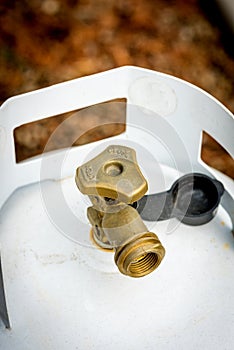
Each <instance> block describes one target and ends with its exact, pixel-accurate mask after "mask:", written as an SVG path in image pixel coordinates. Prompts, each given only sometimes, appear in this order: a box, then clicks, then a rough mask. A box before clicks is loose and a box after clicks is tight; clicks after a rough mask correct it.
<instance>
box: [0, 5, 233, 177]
mask: <svg viewBox="0 0 234 350" xmlns="http://www.w3.org/2000/svg"><path fill="white" fill-rule="evenodd" d="M0 27H1V32H0V33H1V35H0V77H1V79H0V103H2V102H3V101H4V100H6V99H7V98H8V97H10V96H13V95H16V94H19V93H22V92H27V91H31V90H34V89H38V88H41V87H45V86H48V85H51V84H54V83H58V82H62V81H65V80H69V79H74V78H77V77H81V76H84V75H89V74H92V73H95V72H100V71H104V70H107V69H110V68H114V67H118V66H122V65H126V64H130V65H137V66H141V67H145V68H150V69H153V70H157V71H161V72H164V73H169V74H172V75H174V76H177V77H179V78H182V79H185V80H187V81H189V82H191V83H193V84H195V85H197V86H199V87H201V88H203V89H204V90H206V91H208V92H209V93H210V94H212V95H213V96H215V97H216V98H218V99H219V100H220V101H221V102H222V103H223V104H224V105H226V106H227V107H228V108H229V109H230V110H231V111H232V112H234V59H233V56H232V55H231V54H230V53H229V51H228V50H227V49H226V48H225V47H224V45H223V42H222V31H221V29H220V27H219V26H218V25H216V24H214V23H213V22H212V23H211V22H210V21H209V19H208V17H207V16H206V14H205V13H204V12H203V10H202V9H201V7H200V3H199V1H198V0H186V1H182V0H175V1H172V0H167V1H165V0H144V1H143V0H135V1H133V0H124V1H123V0H118V1H114V0H95V1H94V0H80V1H76V0H67V1H65V0H60V1H59V0H43V1H41V0H40V1H39V0H31V1H26V0H21V1H16V0H15V1H4V0H3V1H1V3H0ZM230 45H231V44H230ZM123 105H124V104H120V106H121V107H119V105H118V107H116V106H115V107H114V109H115V111H117V110H118V111H117V112H116V116H119V115H120V114H121V113H122V112H121V111H122V108H123V107H122V106H123ZM108 108H109V107H105V111H107V114H106V118H107V119H106V120H107V121H108V122H109V123H111V124H112V126H111V125H110V127H109V128H107V129H105V130H103V128H101V127H98V124H99V122H100V120H101V119H102V116H101V115H100V113H99V112H98V113H97V115H94V116H93V117H92V113H91V114H90V118H87V119H88V120H89V123H90V125H89V124H87V125H85V128H86V129H89V128H92V131H91V132H89V133H87V134H86V135H85V136H84V137H83V138H82V139H80V140H79V141H77V142H76V144H81V143H85V142H89V141H90V140H95V139H100V138H103V137H106V136H108V135H112V134H116V133H119V132H121V131H122V130H123V128H124V126H123V125H118V126H117V124H116V120H117V119H116V118H115V117H113V116H112V117H110V116H108V111H109V110H108ZM109 112H110V111H109ZM118 113H120V114H118ZM67 117H68V116H60V117H58V118H51V119H50V120H45V121H40V122H38V123H35V124H33V125H26V126H24V127H21V128H19V129H17V130H16V131H15V140H16V151H17V159H18V160H19V161H20V160H22V159H25V158H26V157H29V156H32V155H35V154H38V153H41V152H42V151H43V149H44V147H45V144H46V142H47V140H48V137H49V135H50V134H51V133H53V131H54V130H55V129H56V128H57V126H58V125H59V123H60V122H61V121H64V120H65V119H66V118H67ZM78 118H79V116H78ZM69 127H70V129H69ZM74 127H75V125H74V124H72V123H71V125H70V126H69V125H68V129H66V130H65V131H64V133H62V132H61V133H60V139H59V141H58V142H57V144H56V143H55V144H54V145H52V146H51V148H56V147H64V145H66V144H67V143H68V138H69V135H71V130H74ZM202 157H203V159H204V160H205V161H206V162H207V163H208V164H210V165H212V166H214V167H215V168H217V169H219V170H221V171H223V172H225V173H226V174H228V175H229V176H231V177H233V178H234V165H233V160H232V159H231V158H230V157H229V156H228V155H227V154H226V152H225V151H224V150H223V149H222V148H220V147H219V146H218V145H217V144H216V142H215V141H214V140H212V139H211V138H210V137H209V136H208V135H204V139H203V152H202Z"/></svg>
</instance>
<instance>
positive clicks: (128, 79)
mask: <svg viewBox="0 0 234 350" xmlns="http://www.w3.org/2000/svg"><path fill="white" fill-rule="evenodd" d="M120 97H126V98H127V102H128V108H127V128H126V132H125V133H124V134H122V135H120V136H118V137H114V138H111V139H108V140H103V141H100V142H96V143H92V144H89V145H85V146H79V147H77V148H72V149H69V150H64V151H58V152H53V153H51V154H49V153H48V154H45V155H43V157H37V158H35V159H31V160H28V161H26V162H21V163H19V164H16V162H15V151H14V139H13V130H14V129H15V128H16V127H17V126H19V125H22V124H25V123H27V122H31V121H35V120H38V119H42V118H45V117H49V116H54V115H57V114H60V113H64V112H68V111H72V110H75V109H78V108H82V107H88V106H90V105H93V104H96V103H100V102H104V101H109V100H112V99H114V98H120ZM150 111H151V112H150ZM202 130H205V131H207V132H208V133H209V134H211V135H212V136H214V137H215V138H216V140H217V141H218V142H219V143H220V144H222V145H223V147H224V148H226V150H227V151H228V152H229V153H230V154H231V155H232V156H233V155H234V144H233V134H234V133H233V131H234V124H233V116H232V114H231V113H230V112H229V111H228V110H227V109H226V108H225V107H223V106H222V105H221V104H220V103H219V102H218V101H217V100H215V99H214V98H213V97H211V96H210V95H208V94H207V93H205V92H204V91H202V90H200V89H198V88H197V87H194V86H192V85H191V84H188V83H186V82H184V81H181V80H179V79H177V78H174V77H172V76H168V75H165V74H162V73H157V72H152V71H149V70H145V69H141V68H136V67H122V68H118V69H115V70H112V71H108V72H105V73H100V74H97V75H94V76H90V77H85V78H81V79H77V80H74V81H70V82H66V83H63V84H58V85H55V86H52V87H49V88H46V89H42V90H38V91H34V92H32V93H27V94H24V95H21V96H17V97H14V98H12V99H9V100H8V101H6V103H5V104H4V105H2V107H1V108H0V152H1V153H0V154H1V156H0V168H1V172H0V183H1V184H3V185H2V187H1V192H0V207H1V208H2V210H1V213H0V248H1V259H2V268H3V276H4V283H5V292H6V299H7V306H8V311H9V316H10V321H11V326H12V329H11V330H6V329H5V328H4V326H3V324H1V323H0V349H4V350H12V349H15V350H21V349H22V350H29V349H30V350H31V349H38V350H40V349H61V350H66V349H95V350H96V349H120V348H125V349H142V348H144V349H155V348H156V347H157V348H159V349H188V348H189V349H197V348H204V349H213V348H220V349H221V348H222V349H233V347H234V339H233V337H232V334H233V330H234V298H233V295H234V283H233V266H234V239H233V236H232V234H231V228H232V223H231V220H230V217H229V215H228V214H227V212H226V211H225V210H224V208H223V207H222V206H220V207H219V210H218V213H217V216H216V217H215V219H214V220H212V221H211V222H210V223H208V224H206V225H204V226H198V227H189V226H185V225H183V224H180V223H178V221H173V222H172V220H171V221H167V222H161V223H152V224H150V225H151V226H150V225H149V224H148V226H150V229H151V230H152V231H153V230H154V231H155V232H156V233H157V234H158V236H159V237H160V240H161V241H162V243H163V245H164V246H165V248H166V257H165V259H164V261H163V263H162V264H161V265H160V267H159V269H157V270H156V271H155V272H154V273H153V274H151V275H149V276H147V277H144V278H142V279H139V280H135V279H131V278H128V277H125V276H123V275H120V274H119V273H118V272H117V270H116V269H117V268H116V267H115V265H114V263H113V256H112V254H111V253H108V254H107V253H104V252H101V251H99V250H97V249H95V248H93V247H92V244H91V243H90V241H89V230H90V227H89V226H88V223H87V220H86V217H85V210H86V207H87V205H88V203H86V202H85V199H84V198H83V197H82V196H81V194H79V192H78V191H77V189H76V187H75V184H74V179H73V176H74V172H75V169H76V168H77V166H78V165H80V164H81V163H83V161H84V160H86V159H87V158H89V157H90V158H91V157H92V156H93V155H94V154H95V153H99V152H100V151H101V150H102V149H104V148H105V147H106V145H107V144H114V143H120V144H123V145H129V146H130V147H133V148H135V149H136V151H137V157H138V162H139V164H140V165H141V167H142V170H143V172H144V173H145V176H146V177H147V179H148V181H149V184H150V191H151V192H156V191H160V190H162V189H165V188H168V187H169V185H170V184H171V183H172V182H173V181H174V180H175V179H176V178H178V177H179V174H181V173H186V172H191V170H192V171H200V172H204V173H206V174H211V173H212V174H215V176H216V177H217V178H218V179H219V180H221V181H222V182H223V184H224V185H225V188H226V190H227V191H228V193H229V194H226V196H227V198H226V200H225V201H224V202H225V203H224V206H226V209H228V211H229V214H230V213H231V210H233V208H231V207H230V205H232V203H233V202H232V201H231V200H230V199H232V198H231V197H233V194H234V187H233V182H232V181H231V180H230V179H228V178H227V177H225V176H224V175H222V174H220V173H218V172H214V171H213V170H211V169H209V168H208V167H207V166H206V165H204V164H203V162H202V161H201V160H200V155H199V154H200V142H201V131H202ZM45 179H49V180H56V181H42V180H45ZM38 182H39V183H38ZM22 186H26V187H23V188H22ZM16 189H17V191H15V190H16ZM14 191H15V192H14ZM13 192H14V194H13V195H12V193H13ZM11 195H12V196H11ZM10 196H11V197H10ZM228 200H229V202H228ZM227 203H230V205H229V204H227Z"/></svg>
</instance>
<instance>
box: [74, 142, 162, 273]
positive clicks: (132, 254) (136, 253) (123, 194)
mask: <svg viewBox="0 0 234 350" xmlns="http://www.w3.org/2000/svg"><path fill="white" fill-rule="evenodd" d="M76 184H77V186H78V188H79V189H80V191H81V192H82V193H83V194H87V195H89V198H90V200H91V202H92V204H93V205H92V206H91V207H89V208H88V209H87V216H88V219H89V221H90V223H91V225H92V230H93V238H94V240H95V242H96V244H97V245H99V246H100V247H101V248H105V249H112V250H113V249H114V250H115V263H116V265H117V266H118V268H119V270H120V272H121V273H123V274H125V275H128V276H131V277H142V276H145V275H147V274H149V273H150V272H152V271H153V270H155V269H156V268H157V267H158V265H159V264H160V263H161V261H162V259H163V257H164V255H165V250H164V248H163V246H162V244H161V243H160V241H159V239H158V237H157V236H156V234H155V233H152V232H149V231H148V229H147V227H146V226H145V224H144V222H143V221H142V219H141V217H140V215H139V214H138V212H137V211H136V210H135V209H134V208H133V206H132V205H133V203H134V202H136V201H137V200H138V199H140V198H141V197H142V196H143V195H144V194H145V192H146V191H147V189H148V185H147V182H146V180H145V178H144V176H143V175H142V173H141V171H140V168H139V166H138V165H137V161H136V154H135V151H134V150H133V149H131V148H129V147H125V146H119V145H115V146H109V147H107V148H106V149H105V150H104V151H103V152H102V153H100V154H99V155H98V156H97V157H95V158H94V159H92V160H90V161H89V162H87V163H85V164H83V165H82V166H81V167H79V168H78V169H77V172H76Z"/></svg>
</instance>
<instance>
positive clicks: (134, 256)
mask: <svg viewBox="0 0 234 350" xmlns="http://www.w3.org/2000/svg"><path fill="white" fill-rule="evenodd" d="M164 255H165V249H164V248H163V246H162V244H161V242H160V241H159V239H158V237H157V236H156V234H154V233H152V232H146V233H143V234H138V235H135V236H134V237H133V238H132V239H131V240H129V241H128V242H126V243H125V244H124V245H123V246H121V247H119V248H117V249H116V252H115V263H116V265H117V266H118V268H119V270H120V272H122V273H123V274H124V275H128V276H131V277H142V276H145V275H148V274H149V273H151V272H153V271H154V270H155V269H156V268H157V267H158V266H159V264H160V263H161V261H162V259H163V257H164Z"/></svg>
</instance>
